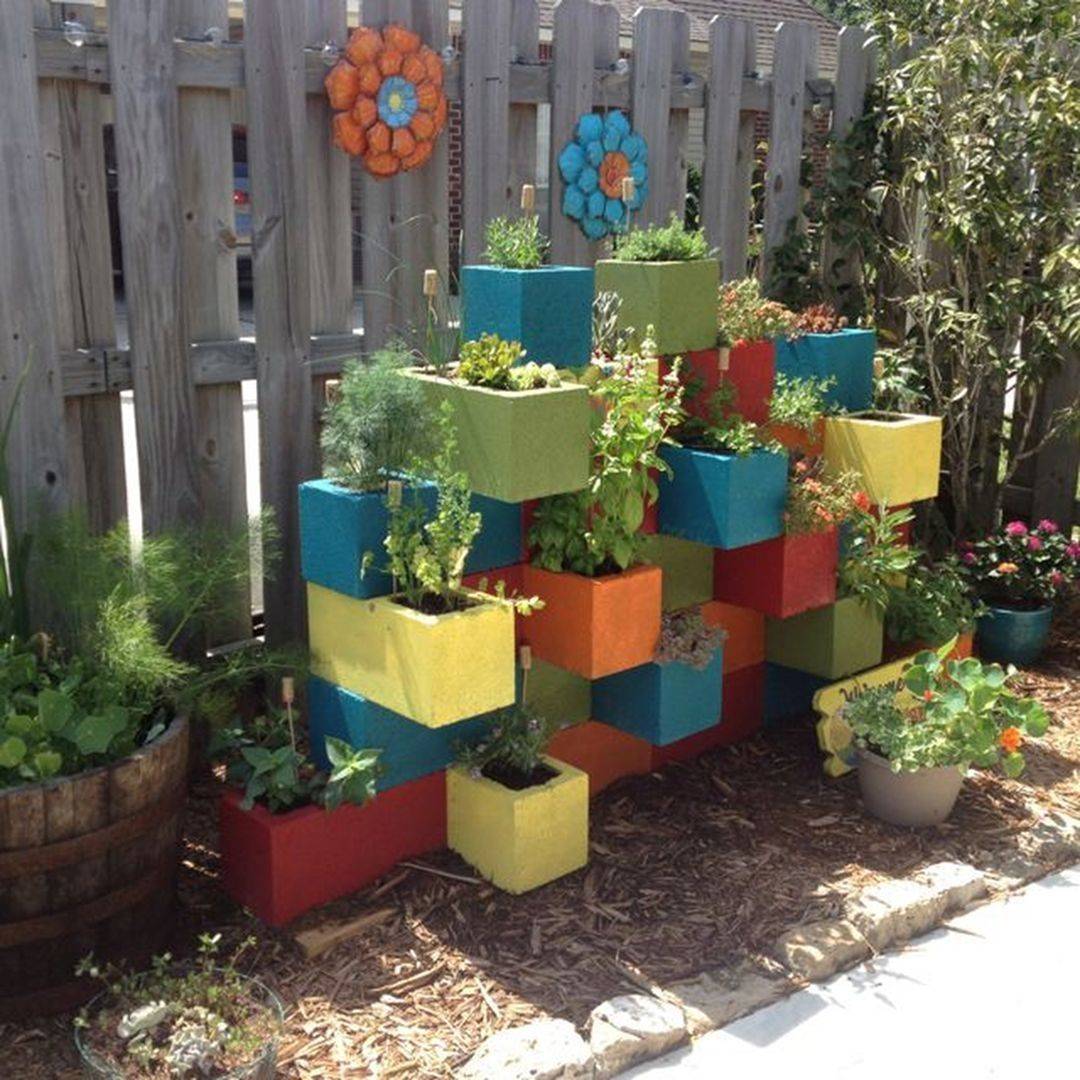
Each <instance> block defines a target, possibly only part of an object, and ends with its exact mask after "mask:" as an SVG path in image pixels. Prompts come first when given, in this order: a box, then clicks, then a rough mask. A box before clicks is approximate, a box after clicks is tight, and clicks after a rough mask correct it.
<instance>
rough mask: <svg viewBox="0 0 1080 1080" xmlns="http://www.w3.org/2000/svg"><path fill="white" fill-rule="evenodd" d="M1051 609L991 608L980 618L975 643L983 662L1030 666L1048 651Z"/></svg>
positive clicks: (1052, 610) (1052, 612)
mask: <svg viewBox="0 0 1080 1080" xmlns="http://www.w3.org/2000/svg"><path fill="white" fill-rule="evenodd" d="M1053 615H1054V609H1053V608H1052V607H1049V606H1047V607H1041V608H1034V609H1022V608H1006V607H991V608H990V610H989V612H988V613H987V614H986V615H983V616H981V617H980V618H979V620H978V624H977V627H976V642H977V644H978V649H979V656H980V657H981V658H982V659H983V660H996V661H997V662H998V663H1001V664H1017V665H1019V666H1023V665H1025V664H1031V663H1033V662H1034V661H1035V660H1037V659H1038V658H1039V656H1040V655H1041V654H1042V651H1043V649H1044V648H1045V647H1046V639H1047V636H1048V635H1049V633H1050V620H1051V619H1052V618H1053Z"/></svg>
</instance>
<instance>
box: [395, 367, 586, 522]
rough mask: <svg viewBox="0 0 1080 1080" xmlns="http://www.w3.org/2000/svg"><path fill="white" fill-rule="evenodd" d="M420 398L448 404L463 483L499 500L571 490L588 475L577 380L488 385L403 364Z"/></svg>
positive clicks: (582, 406)
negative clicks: (526, 386)
mask: <svg viewBox="0 0 1080 1080" xmlns="http://www.w3.org/2000/svg"><path fill="white" fill-rule="evenodd" d="M404 375H405V377H407V378H411V379H417V380H419V381H420V382H422V383H423V384H424V388H425V390H426V393H427V397H428V401H429V402H430V404H431V407H432V408H433V409H439V408H440V407H441V405H442V403H443V402H444V401H449V402H450V403H451V405H452V406H453V411H454V425H455V428H456V431H457V440H458V460H459V465H460V468H462V469H463V470H464V471H465V472H467V473H468V476H469V486H470V488H471V489H472V490H473V491H474V492H476V493H477V494H480V495H486V496H488V497H489V498H492V499H499V500H501V501H502V502H511V503H516V502H524V501H525V500H526V499H540V498H543V497H544V496H545V495H559V494H561V493H563V492H566V491H578V490H579V489H581V488H583V487H585V485H586V484H587V483H588V480H589V464H590V457H591V453H592V443H591V440H590V438H589V424H590V420H591V409H590V406H589V391H588V389H587V388H586V387H584V386H580V385H578V384H566V385H564V386H553V387H541V388H540V389H537V390H520V391H510V390H492V389H489V388H488V387H486V386H467V385H465V384H464V383H458V382H454V381H453V380H451V379H443V378H439V377H438V376H435V375H429V374H427V373H426V372H422V371H417V370H410V371H406V372H404Z"/></svg>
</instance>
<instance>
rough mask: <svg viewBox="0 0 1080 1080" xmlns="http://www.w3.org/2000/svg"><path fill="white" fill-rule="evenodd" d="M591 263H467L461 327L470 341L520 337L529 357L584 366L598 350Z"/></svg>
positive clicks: (462, 297) (539, 361) (558, 364)
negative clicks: (524, 266) (528, 266)
mask: <svg viewBox="0 0 1080 1080" xmlns="http://www.w3.org/2000/svg"><path fill="white" fill-rule="evenodd" d="M594 279H595V272H594V271H593V268H592V267H591V266H543V267H540V268H539V269H536V270H512V269H507V268H505V267H501V266H465V267H463V268H462V270H461V303H462V318H461V332H462V336H463V338H464V340H465V341H475V340H476V339H477V338H479V337H480V336H481V335H482V334H498V335H499V337H501V338H502V339H503V340H504V341H520V342H521V344H522V346H523V347H524V349H525V350H526V354H527V355H526V359H527V360H533V361H535V362H536V363H538V364H554V365H555V366H556V367H579V366H580V365H582V364H587V363H588V362H589V356H590V354H591V352H592V303H593V285H594Z"/></svg>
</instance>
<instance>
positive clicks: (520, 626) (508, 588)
mask: <svg viewBox="0 0 1080 1080" xmlns="http://www.w3.org/2000/svg"><path fill="white" fill-rule="evenodd" d="M524 580H525V564H524V563H515V564H514V565H513V566H500V567H499V568H498V569H497V570H481V571H479V572H477V573H475V574H466V575H465V576H464V577H463V578H462V579H461V584H462V585H463V586H464V587H465V588H466V589H479V588H480V583H481V582H485V583H486V584H485V585H484V591H485V592H489V593H491V594H492V595H493V596H494V595H495V590H496V589H497V588H498V587H499V582H500V581H501V582H502V583H503V588H504V589H505V595H506V596H507V597H508V598H509V597H511V596H513V595H514V594H515V593H517V594H519V595H520V594H521V593H522V590H523V587H524ZM527 618H528V616H527V615H515V616H514V639H515V641H516V642H517V644H518V645H522V644H524V641H525V625H524V622H523V620H524V619H527Z"/></svg>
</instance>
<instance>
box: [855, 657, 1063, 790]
mask: <svg viewBox="0 0 1080 1080" xmlns="http://www.w3.org/2000/svg"><path fill="white" fill-rule="evenodd" d="M951 647H952V642H951V641H950V642H948V643H946V645H945V646H943V647H942V649H941V650H939V652H937V653H935V652H922V653H919V655H918V656H916V657H915V659H914V661H913V662H912V663H911V664H909V665H908V666H907V667H906V668H905V669H904V673H903V677H902V679H901V680H900V681H899V682H897V683H890V684H887V685H885V686H876V687H870V688H866V689H862V690H860V691H858V692H857V693H855V694H854V696H852V698H851V699H850V700H848V701H847V702H845V703H844V705H843V707H842V710H841V716H842V718H843V720H844V722H845V723H846V724H847V725H848V727H850V728H851V731H852V733H853V734H854V736H855V740H856V744H857V745H859V746H861V747H863V748H864V749H867V750H870V751H872V752H874V753H877V754H880V755H881V756H882V757H884V758H886V759H887V760H888V761H889V763H890V765H891V766H892V770H893V772H915V771H917V770H918V769H926V768H935V767H939V766H949V765H954V766H956V767H957V768H960V769H967V768H968V767H970V766H972V765H975V766H978V767H980V768H990V767H993V766H995V765H997V764H999V763H1000V764H1001V767H1002V769H1003V771H1004V772H1005V774H1006V776H1010V777H1017V776H1019V775H1020V774H1021V773H1022V772H1023V770H1024V757H1023V754H1021V753H1020V747H1021V745H1022V744H1023V740H1024V738H1025V737H1034V738H1038V737H1039V736H1041V735H1043V734H1045V732H1046V729H1047V726H1048V724H1049V718H1048V717H1047V715H1046V711H1045V710H1044V709H1043V707H1042V705H1041V704H1040V703H1039V702H1037V701H1035V700H1033V699H1030V698H1021V697H1018V696H1017V695H1016V694H1014V693H1013V692H1012V691H1011V690H1009V689H1008V688H1007V683H1008V675H1007V673H1006V672H1005V671H1004V670H1003V669H1002V668H1001V667H1000V666H999V665H997V664H982V663H980V662H979V661H978V660H974V659H967V660H959V661H957V660H944V659H943V654H946V655H947V652H948V651H949V650H950V649H951Z"/></svg>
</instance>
